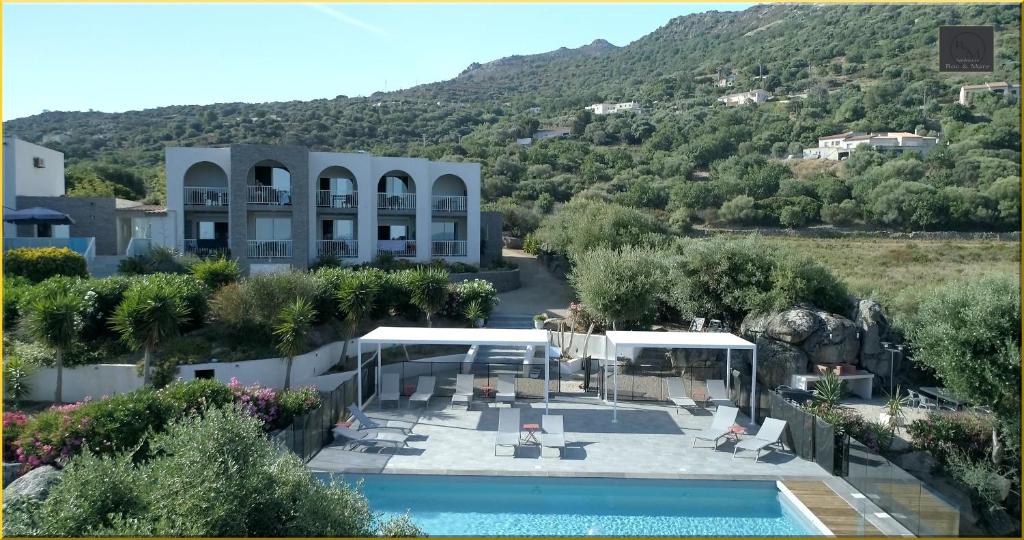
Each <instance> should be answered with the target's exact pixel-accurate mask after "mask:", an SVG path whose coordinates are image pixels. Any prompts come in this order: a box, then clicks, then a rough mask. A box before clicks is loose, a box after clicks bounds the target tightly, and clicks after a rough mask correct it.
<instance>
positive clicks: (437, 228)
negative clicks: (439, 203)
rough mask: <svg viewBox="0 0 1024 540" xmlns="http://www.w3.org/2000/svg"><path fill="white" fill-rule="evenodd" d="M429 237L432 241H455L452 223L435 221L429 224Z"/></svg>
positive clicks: (453, 224)
mask: <svg viewBox="0 0 1024 540" xmlns="http://www.w3.org/2000/svg"><path fill="white" fill-rule="evenodd" d="M430 229H431V230H430V233H431V234H430V237H431V239H433V240H437V241H441V240H455V222H454V221H435V222H433V223H431V224H430Z"/></svg>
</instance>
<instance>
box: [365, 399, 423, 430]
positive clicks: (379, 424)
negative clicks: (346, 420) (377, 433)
mask: <svg viewBox="0 0 1024 540" xmlns="http://www.w3.org/2000/svg"><path fill="white" fill-rule="evenodd" d="M349 412H351V413H352V417H353V418H355V419H356V420H358V421H359V430H360V431H363V430H372V429H379V430H397V431H401V432H402V433H410V432H411V431H412V428H413V426H414V425H416V424H414V423H412V422H405V421H403V420H377V419H374V418H370V417H369V416H366V413H364V412H363V411H362V409H360V408H359V407H354V406H353V407H352V408H351V409H349Z"/></svg>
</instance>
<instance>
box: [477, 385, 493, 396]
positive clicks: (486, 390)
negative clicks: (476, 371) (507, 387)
mask: <svg viewBox="0 0 1024 540" xmlns="http://www.w3.org/2000/svg"><path fill="white" fill-rule="evenodd" d="M480 391H481V392H483V394H484V397H485V398H489V397H494V387H493V386H491V385H489V384H488V385H484V386H481V387H480Z"/></svg>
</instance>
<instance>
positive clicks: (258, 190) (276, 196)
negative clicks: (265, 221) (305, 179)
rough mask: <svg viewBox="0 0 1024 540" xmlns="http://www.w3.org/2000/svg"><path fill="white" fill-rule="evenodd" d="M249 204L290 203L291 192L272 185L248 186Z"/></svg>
mask: <svg viewBox="0 0 1024 540" xmlns="http://www.w3.org/2000/svg"><path fill="white" fill-rule="evenodd" d="M247 200H248V202H249V204H291V203H292V192H291V190H288V189H277V188H275V187H273V186H248V199H247Z"/></svg>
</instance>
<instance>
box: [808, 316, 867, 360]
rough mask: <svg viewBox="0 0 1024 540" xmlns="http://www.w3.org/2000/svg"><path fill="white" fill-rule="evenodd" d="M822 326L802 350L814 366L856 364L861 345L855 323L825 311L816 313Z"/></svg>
mask: <svg viewBox="0 0 1024 540" xmlns="http://www.w3.org/2000/svg"><path fill="white" fill-rule="evenodd" d="M814 315H815V316H816V318H817V319H818V320H819V321H820V322H821V324H820V325H819V326H818V327H817V328H816V329H815V330H814V332H813V333H811V334H810V335H809V336H807V338H806V339H805V340H803V343H801V344H800V348H801V349H803V350H804V352H805V353H807V356H808V358H809V359H810V360H811V363H814V364H856V363H857V354H858V353H859V352H860V343H859V342H858V341H857V327H856V326H855V325H854V324H853V321H851V320H850V319H847V318H846V317H842V316H839V315H833V314H831V313H828V312H825V311H818V312H816V313H814Z"/></svg>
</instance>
